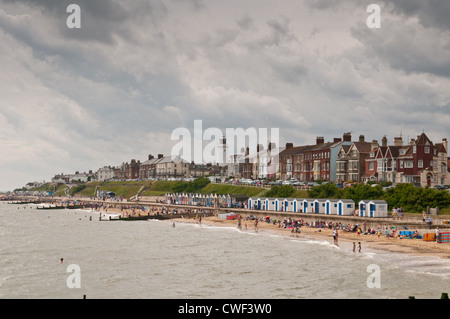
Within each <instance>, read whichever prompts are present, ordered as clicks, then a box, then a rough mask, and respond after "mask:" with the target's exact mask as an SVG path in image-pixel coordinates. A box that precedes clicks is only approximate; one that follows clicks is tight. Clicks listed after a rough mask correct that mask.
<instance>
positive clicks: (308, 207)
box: [302, 198, 314, 213]
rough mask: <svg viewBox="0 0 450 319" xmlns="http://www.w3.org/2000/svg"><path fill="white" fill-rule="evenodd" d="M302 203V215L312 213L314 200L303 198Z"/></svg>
mask: <svg viewBox="0 0 450 319" xmlns="http://www.w3.org/2000/svg"><path fill="white" fill-rule="evenodd" d="M302 203H303V212H304V213H313V212H314V199H310V198H305V199H303V201H302Z"/></svg>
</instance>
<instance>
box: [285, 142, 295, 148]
mask: <svg viewBox="0 0 450 319" xmlns="http://www.w3.org/2000/svg"><path fill="white" fill-rule="evenodd" d="M292 147H294V144H293V143H286V149H289V148H292Z"/></svg>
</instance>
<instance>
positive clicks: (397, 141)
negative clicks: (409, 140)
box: [394, 137, 403, 146]
mask: <svg viewBox="0 0 450 319" xmlns="http://www.w3.org/2000/svg"><path fill="white" fill-rule="evenodd" d="M402 145H403V139H402V138H401V137H394V146H402Z"/></svg>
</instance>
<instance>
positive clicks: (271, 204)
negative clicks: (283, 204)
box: [265, 198, 276, 211]
mask: <svg viewBox="0 0 450 319" xmlns="http://www.w3.org/2000/svg"><path fill="white" fill-rule="evenodd" d="M265 203H266V210H269V211H276V204H275V198H266V199H265Z"/></svg>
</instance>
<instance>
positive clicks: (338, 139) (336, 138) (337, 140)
mask: <svg viewBox="0 0 450 319" xmlns="http://www.w3.org/2000/svg"><path fill="white" fill-rule="evenodd" d="M340 141H342V139H341V138H340V137H335V138H334V139H333V143H339V142H340Z"/></svg>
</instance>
